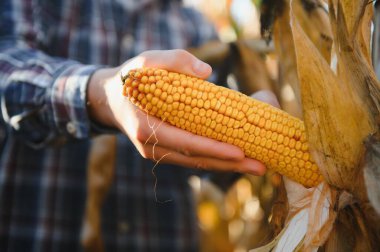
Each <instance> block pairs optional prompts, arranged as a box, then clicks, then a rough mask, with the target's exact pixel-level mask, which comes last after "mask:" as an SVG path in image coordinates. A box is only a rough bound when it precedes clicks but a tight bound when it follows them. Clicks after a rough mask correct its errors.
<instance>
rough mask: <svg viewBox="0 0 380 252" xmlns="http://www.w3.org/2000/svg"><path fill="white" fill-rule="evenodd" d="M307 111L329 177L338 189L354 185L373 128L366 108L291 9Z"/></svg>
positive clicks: (310, 134) (316, 149)
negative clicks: (341, 79) (366, 139)
mask: <svg viewBox="0 0 380 252" xmlns="http://www.w3.org/2000/svg"><path fill="white" fill-rule="evenodd" d="M291 24H292V33H293V40H294V45H295V51H296V58H297V66H298V76H299V80H300V88H301V97H302V104H303V113H304V120H305V125H306V129H307V132H308V139H309V143H310V149H311V152H312V155H313V158H314V159H315V161H316V163H317V164H318V166H319V168H320V169H321V172H322V174H323V175H324V176H325V178H326V180H327V181H328V182H329V183H330V184H332V185H335V186H336V187H338V188H345V189H348V188H351V186H352V185H353V184H354V183H353V182H354V180H355V175H356V170H355V167H357V164H358V160H360V156H361V154H362V141H363V139H364V138H365V137H366V136H367V135H368V134H369V133H370V132H371V131H372V129H373V128H372V124H371V119H370V118H369V115H368V113H367V112H366V110H365V108H363V107H360V106H358V104H357V101H358V99H357V98H356V97H355V93H354V92H353V90H351V89H349V88H348V87H346V86H344V85H343V83H341V82H340V80H339V79H338V78H337V76H335V74H334V73H333V72H332V70H331V69H330V67H329V64H328V63H327V62H326V60H325V59H324V58H323V57H322V55H321V53H320V52H319V51H318V50H317V48H316V47H315V46H314V45H313V43H312V42H311V41H310V39H309V38H308V36H307V35H306V34H305V32H304V31H303V29H302V28H301V26H300V24H299V22H298V20H297V18H296V17H295V15H294V13H293V12H292V11H291Z"/></svg>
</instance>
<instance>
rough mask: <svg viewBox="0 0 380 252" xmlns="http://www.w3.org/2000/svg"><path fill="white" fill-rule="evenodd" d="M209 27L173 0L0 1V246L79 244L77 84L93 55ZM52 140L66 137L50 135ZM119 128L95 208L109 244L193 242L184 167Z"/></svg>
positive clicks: (199, 36) (125, 52) (175, 43)
mask: <svg viewBox="0 0 380 252" xmlns="http://www.w3.org/2000/svg"><path fill="white" fill-rule="evenodd" d="M215 37H216V34H215V31H214V30H213V28H212V26H211V25H209V24H208V23H207V22H206V20H205V19H204V18H203V17H202V16H201V15H200V14H199V13H197V12H195V11H194V10H191V9H188V8H185V7H183V6H182V3H181V1H179V0H175V1H174V0H173V1H169V0H156V1H153V0H130V1H128V0H1V1H0V95H1V97H0V104H1V118H0V148H1V154H0V251H81V250H82V247H81V245H80V231H81V227H82V222H83V215H84V209H85V201H86V169H87V162H88V154H89V148H90V146H91V142H92V141H91V138H90V135H92V133H93V130H92V129H93V128H92V127H91V122H90V120H89V118H88V116H87V111H86V95H85V93H86V85H87V82H88V79H89V77H90V76H91V74H92V73H93V72H94V71H95V70H96V69H97V68H98V67H99V66H100V65H110V66H116V65H119V64H121V63H122V62H124V61H125V60H127V59H129V58H131V57H133V56H135V55H137V54H138V53H140V52H143V51H145V50H148V49H172V48H186V47H189V46H198V45H200V44H201V43H203V42H205V41H207V40H210V39H213V38H215ZM52 142H60V143H64V144H61V145H52V144H51V143H52ZM153 165H154V163H152V162H150V161H148V160H144V159H142V158H141V157H140V155H139V154H138V152H137V151H136V150H135V148H134V146H133V145H132V144H131V142H130V141H129V140H128V139H127V138H126V137H125V136H122V135H118V136H117V153H116V167H115V176H114V180H113V184H112V186H111V188H110V191H109V193H108V194H107V197H106V199H105V204H104V207H103V208H102V223H101V225H102V235H103V237H104V242H105V247H106V249H107V251H166V252H167V251H197V250H198V241H199V240H198V239H199V238H198V234H197V226H196V225H197V221H196V214H195V210H194V203H193V201H192V195H191V190H190V188H189V186H188V183H187V178H188V175H189V174H188V173H189V170H188V169H182V168H178V167H175V166H170V165H160V167H159V168H158V169H156V176H157V179H158V183H159V184H158V187H157V197H158V198H159V199H160V200H167V199H170V200H171V201H170V202H167V203H164V204H161V203H158V202H156V200H155V196H156V195H155V192H154V183H155V177H154V176H153V175H152V167H153Z"/></svg>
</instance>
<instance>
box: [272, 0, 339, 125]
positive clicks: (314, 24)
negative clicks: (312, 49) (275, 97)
mask: <svg viewBox="0 0 380 252" xmlns="http://www.w3.org/2000/svg"><path fill="white" fill-rule="evenodd" d="M286 2H287V4H286V6H285V7H284V12H283V14H282V15H281V16H279V17H278V18H277V19H276V22H275V24H274V29H273V30H274V43H275V48H276V52H277V54H278V56H279V61H280V83H281V87H280V88H283V87H284V86H285V85H290V86H291V87H292V90H293V92H294V94H295V98H296V99H295V101H286V99H282V100H281V105H282V107H283V108H284V110H286V111H288V112H289V113H291V114H293V115H295V116H297V117H300V118H301V117H302V108H301V105H300V104H301V98H300V97H301V96H300V88H299V84H298V76H297V63H296V58H295V53H294V43H293V38H292V33H291V29H290V20H289V1H286ZM293 2H294V8H293V11H294V15H295V16H296V17H297V19H298V21H299V23H300V25H301V27H302V28H303V30H304V31H305V32H306V34H307V35H308V37H309V38H310V39H311V41H312V42H313V44H314V45H315V46H316V47H317V48H318V50H319V51H320V52H321V54H322V55H323V57H324V58H325V59H326V61H328V62H330V57H331V47H332V32H331V28H330V24H329V16H328V14H327V11H326V10H325V9H324V8H323V4H322V2H321V1H320V0H308V1H304V0H295V1H293ZM306 2H307V3H306Z"/></svg>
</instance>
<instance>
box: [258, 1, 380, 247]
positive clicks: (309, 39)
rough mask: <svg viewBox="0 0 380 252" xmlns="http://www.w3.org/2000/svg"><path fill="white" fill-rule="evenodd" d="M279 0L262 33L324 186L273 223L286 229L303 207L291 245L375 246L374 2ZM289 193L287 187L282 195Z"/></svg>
mask: <svg viewBox="0 0 380 252" xmlns="http://www.w3.org/2000/svg"><path fill="white" fill-rule="evenodd" d="M272 1H273V0H272ZM264 2H265V1H264ZM268 2H269V1H268ZM281 2H282V4H283V5H284V7H283V8H282V11H281V12H275V13H274V14H273V15H274V18H273V20H274V22H273V24H272V26H271V27H272V28H271V29H269V30H270V31H273V34H274V43H275V46H276V51H277V53H278V55H279V60H280V67H281V68H282V69H285V70H286V71H283V73H284V74H283V82H282V84H284V83H290V84H291V85H292V88H293V89H294V91H295V94H296V97H297V101H298V103H299V108H300V111H301V115H300V116H302V117H303V118H304V121H305V126H306V130H307V136H308V139H309V144H310V149H311V153H312V156H313V158H314V160H316V162H317V164H318V167H319V168H320V171H321V172H322V174H323V175H324V178H325V180H326V183H325V184H324V185H321V186H320V187H318V188H316V189H315V190H314V191H313V192H309V193H310V194H311V195H312V197H310V202H309V203H310V204H308V205H307V206H306V205H305V206H302V207H301V208H299V209H298V210H297V211H298V212H297V214H295V213H294V211H293V213H292V210H291V209H290V212H289V214H288V218H287V220H286V223H275V224H276V226H277V227H278V226H286V227H287V228H288V229H291V227H290V226H291V225H292V224H294V223H292V220H291V219H292V218H293V219H295V218H298V217H300V215H299V213H301V212H302V211H301V210H303V209H306V208H308V209H309V210H308V211H309V212H307V213H308V215H307V213H305V214H306V215H307V218H308V220H307V222H308V225H307V226H306V227H305V228H306V231H305V234H304V236H303V237H300V239H299V241H296V245H297V244H298V245H297V246H294V250H297V251H298V250H300V251H316V250H317V249H318V248H323V249H324V250H325V251H377V250H379V246H380V245H379V244H380V225H379V223H380V222H379V221H380V217H379V206H380V204H379V198H380V188H379V186H378V184H379V182H378V181H377V179H378V178H379V173H380V172H379V168H378V167H379V164H380V159H379V157H380V145H379V139H380V135H379V130H378V129H379V125H378V123H379V108H380V106H379V101H380V93H379V92H380V83H379V81H378V79H377V78H376V75H375V71H374V69H373V67H372V60H371V46H370V39H371V20H372V17H373V4H371V3H370V2H368V1H367V0H357V1H351V0H329V1H325V2H323V1H319V0H290V1H281ZM326 5H327V6H328V8H325V6H326ZM273 8H274V7H273ZM267 30H268V29H267ZM375 43H379V41H376V42H375ZM289 188H290V187H288V189H289ZM300 190H302V189H300ZM292 193H294V190H293V191H291V190H288V196H289V194H292ZM307 193H308V192H306V194H307ZM299 194H300V193H298V195H297V196H299ZM317 194H319V195H317ZM316 195H317V196H316ZM291 196H292V197H289V199H291V198H293V199H294V195H291ZM322 196H323V197H322ZM302 199H304V198H302ZM322 199H324V200H327V205H328V208H326V216H328V217H326V216H325V217H323V213H321V212H323V210H318V207H315V206H319V208H321V207H322V208H323V207H324V205H323V202H324V201H323V200H322ZM289 204H290V205H298V206H299V205H300V203H299V202H289ZM313 206H314V208H313ZM310 209H312V210H310ZM292 214H293V215H292ZM310 214H316V215H318V216H321V218H315V216H312V215H310ZM277 215H278V216H281V215H283V213H279V212H275V213H274V219H275V220H280V221H281V220H283V218H276V216H277ZM306 215H305V216H306ZM300 218H301V219H302V216H301V217H300ZM318 222H321V223H322V224H320V223H318ZM285 233H286V230H285ZM282 235H284V231H283V233H281V234H280V237H281V236H282ZM285 235H286V234H285ZM279 240H280V239H279ZM275 241H276V239H275ZM280 243H281V241H278V240H277V241H276V242H274V243H272V244H269V245H268V246H267V247H265V248H262V249H263V250H258V251H268V250H271V249H273V248H276V246H277V247H278V246H279V245H278V244H280Z"/></svg>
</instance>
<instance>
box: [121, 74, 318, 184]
mask: <svg viewBox="0 0 380 252" xmlns="http://www.w3.org/2000/svg"><path fill="white" fill-rule="evenodd" d="M123 82H124V88H123V95H124V96H127V97H128V98H129V99H130V101H131V102H132V103H134V104H135V105H136V106H138V107H140V108H141V109H142V110H144V111H145V112H147V113H149V114H151V115H154V116H157V117H159V118H160V119H161V120H165V121H167V122H168V123H171V124H172V125H175V126H177V127H179V128H182V129H184V130H187V131H190V132H192V133H194V134H198V135H202V136H206V137H209V138H213V139H215V140H218V141H223V142H226V143H230V144H234V145H236V146H238V147H240V148H241V149H242V150H243V151H244V153H245V154H246V155H247V157H250V158H253V159H257V160H259V161H261V162H263V163H264V164H265V165H266V166H267V167H268V168H269V169H272V170H273V171H276V172H279V173H281V174H282V175H284V176H287V177H289V178H291V179H293V180H295V181H297V182H299V183H302V184H303V185H304V186H306V187H313V186H316V185H318V184H319V183H320V182H321V181H322V180H323V176H322V175H321V174H320V172H319V170H318V167H317V166H316V164H315V163H314V161H313V160H312V157H311V156H310V153H309V147H308V143H307V139H306V132H305V126H304V124H303V122H302V121H301V120H299V119H298V118H295V117H292V116H290V115H289V114H287V113H286V112H284V111H281V110H279V109H277V108H274V107H272V106H271V105H269V104H266V103H263V102H261V101H258V100H255V99H253V98H250V97H248V96H246V95H244V94H242V93H239V92H237V91H234V90H230V89H227V88H224V87H220V86H217V85H215V84H212V83H210V82H207V81H204V80H201V79H197V78H194V77H189V76H186V75H184V74H178V73H174V72H168V71H166V70H161V69H153V68H142V69H135V70H131V71H130V72H129V73H128V75H127V76H125V78H123Z"/></svg>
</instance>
